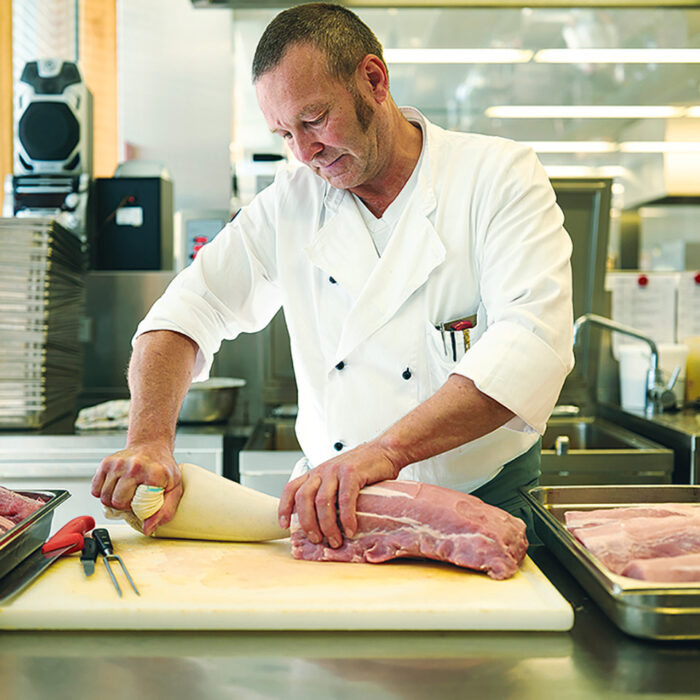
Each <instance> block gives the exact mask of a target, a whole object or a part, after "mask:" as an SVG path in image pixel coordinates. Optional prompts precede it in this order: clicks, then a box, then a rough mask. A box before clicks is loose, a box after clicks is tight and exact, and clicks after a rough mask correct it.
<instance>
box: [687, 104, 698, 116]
mask: <svg viewBox="0 0 700 700" xmlns="http://www.w3.org/2000/svg"><path fill="white" fill-rule="evenodd" d="M685 116H686V117H700V105H695V106H694V107H688V109H687V110H686V111H685Z"/></svg>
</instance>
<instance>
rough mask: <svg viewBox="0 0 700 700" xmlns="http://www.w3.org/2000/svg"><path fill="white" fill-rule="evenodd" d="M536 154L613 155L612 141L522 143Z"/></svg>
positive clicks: (614, 145) (613, 145)
mask: <svg viewBox="0 0 700 700" xmlns="http://www.w3.org/2000/svg"><path fill="white" fill-rule="evenodd" d="M521 143H524V144H525V145H526V146H530V148H532V149H533V150H534V151H537V153H613V152H615V151H616V150H617V144H615V143H613V142H612V141H522V142H521Z"/></svg>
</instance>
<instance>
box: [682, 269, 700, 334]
mask: <svg viewBox="0 0 700 700" xmlns="http://www.w3.org/2000/svg"><path fill="white" fill-rule="evenodd" d="M678 277H679V280H678V330H677V338H678V342H679V343H682V342H683V340H684V339H685V338H691V337H693V336H698V335H700V272H694V271H691V272H680V273H679V274H678Z"/></svg>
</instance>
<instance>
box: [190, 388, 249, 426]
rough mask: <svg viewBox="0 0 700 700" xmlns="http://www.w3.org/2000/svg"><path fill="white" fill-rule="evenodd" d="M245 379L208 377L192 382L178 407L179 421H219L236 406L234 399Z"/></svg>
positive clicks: (226, 416)
mask: <svg viewBox="0 0 700 700" xmlns="http://www.w3.org/2000/svg"><path fill="white" fill-rule="evenodd" d="M243 386H245V379H237V378H235V377H210V378H209V379H207V380H206V381H204V382H196V383H195V384H192V386H191V387H190V389H189V391H188V392H187V394H186V395H185V400H184V401H183V403H182V408H181V409H180V416H179V418H178V422H179V423H221V422H223V421H226V420H228V419H229V418H230V417H231V415H232V414H233V411H234V410H235V408H236V400H237V399H238V392H239V391H240V389H241V387H243Z"/></svg>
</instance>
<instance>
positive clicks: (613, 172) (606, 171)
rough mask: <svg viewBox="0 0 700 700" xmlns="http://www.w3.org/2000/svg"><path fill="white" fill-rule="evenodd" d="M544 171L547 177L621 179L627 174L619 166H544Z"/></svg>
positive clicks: (624, 169)
mask: <svg viewBox="0 0 700 700" xmlns="http://www.w3.org/2000/svg"><path fill="white" fill-rule="evenodd" d="M544 169H545V171H546V173H547V175H549V177H592V176H598V177H622V176H624V175H625V174H626V173H627V170H626V168H623V167H621V166H619V165H604V166H602V167H598V166H595V165H545V166H544Z"/></svg>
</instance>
